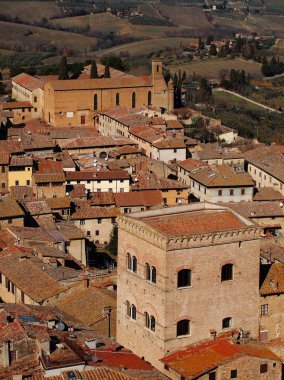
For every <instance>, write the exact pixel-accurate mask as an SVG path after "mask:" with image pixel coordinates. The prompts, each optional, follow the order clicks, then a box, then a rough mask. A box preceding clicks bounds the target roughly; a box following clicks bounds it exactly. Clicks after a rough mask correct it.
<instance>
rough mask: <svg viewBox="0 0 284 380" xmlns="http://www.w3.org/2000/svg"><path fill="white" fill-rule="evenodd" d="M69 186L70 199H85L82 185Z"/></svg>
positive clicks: (84, 190)
mask: <svg viewBox="0 0 284 380" xmlns="http://www.w3.org/2000/svg"><path fill="white" fill-rule="evenodd" d="M71 186H72V190H70V198H85V197H86V188H85V185H84V184H82V183H78V184H74V185H71ZM102 194H103V193H102Z"/></svg>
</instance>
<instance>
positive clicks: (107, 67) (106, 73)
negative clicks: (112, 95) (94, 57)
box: [104, 64, 110, 78]
mask: <svg viewBox="0 0 284 380" xmlns="http://www.w3.org/2000/svg"><path fill="white" fill-rule="evenodd" d="M104 78H110V69H109V65H108V64H106V65H105V73H104Z"/></svg>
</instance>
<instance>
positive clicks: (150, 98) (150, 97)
mask: <svg viewBox="0 0 284 380" xmlns="http://www.w3.org/2000/svg"><path fill="white" fill-rule="evenodd" d="M151 104H152V92H151V91H149V92H148V106H150V105H151Z"/></svg>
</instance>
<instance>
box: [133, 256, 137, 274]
mask: <svg viewBox="0 0 284 380" xmlns="http://www.w3.org/2000/svg"><path fill="white" fill-rule="evenodd" d="M132 272H135V273H136V272H137V259H136V257H135V256H132Z"/></svg>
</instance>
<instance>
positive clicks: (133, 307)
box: [130, 304, 136, 320]
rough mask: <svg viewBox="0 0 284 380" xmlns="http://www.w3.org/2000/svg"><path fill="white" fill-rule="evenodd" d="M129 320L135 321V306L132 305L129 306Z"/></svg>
mask: <svg viewBox="0 0 284 380" xmlns="http://www.w3.org/2000/svg"><path fill="white" fill-rule="evenodd" d="M130 318H131V319H134V320H136V306H135V305H133V304H132V305H131V306H130Z"/></svg>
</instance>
